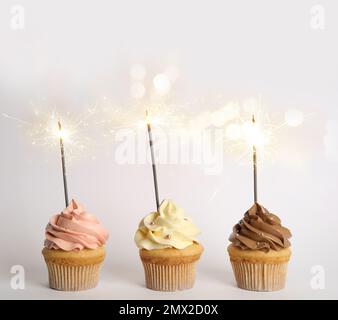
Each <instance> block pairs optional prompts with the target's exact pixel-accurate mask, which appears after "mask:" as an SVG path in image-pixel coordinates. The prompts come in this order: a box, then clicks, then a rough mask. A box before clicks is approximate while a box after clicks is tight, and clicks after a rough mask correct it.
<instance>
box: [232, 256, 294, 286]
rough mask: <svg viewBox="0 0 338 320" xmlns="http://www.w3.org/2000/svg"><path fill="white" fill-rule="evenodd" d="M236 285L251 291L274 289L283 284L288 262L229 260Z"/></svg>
mask: <svg viewBox="0 0 338 320" xmlns="http://www.w3.org/2000/svg"><path fill="white" fill-rule="evenodd" d="M231 264H232V269H233V271H234V274H235V278H236V281H237V285H238V287H239V288H241V289H246V290H253V291H276V290H281V289H283V288H284V286H285V281H286V274H287V267H288V262H284V263H277V264H266V263H249V262H243V261H242V262H241V261H231Z"/></svg>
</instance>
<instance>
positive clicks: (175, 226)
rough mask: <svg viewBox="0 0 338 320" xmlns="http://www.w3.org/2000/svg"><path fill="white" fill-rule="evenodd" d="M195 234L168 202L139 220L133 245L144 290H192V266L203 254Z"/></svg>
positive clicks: (191, 224)
mask: <svg viewBox="0 0 338 320" xmlns="http://www.w3.org/2000/svg"><path fill="white" fill-rule="evenodd" d="M199 233H200V231H199V230H198V229H197V228H196V227H195V226H194V224H193V223H192V221H191V219H190V218H188V217H187V216H185V213H184V211H183V210H182V209H181V208H179V207H177V206H176V204H174V202H172V201H171V200H164V201H163V202H162V203H161V206H160V208H159V211H158V212H153V213H151V214H149V215H147V216H146V217H145V218H143V219H142V221H141V222H140V224H139V228H138V230H137V231H136V234H135V243H136V245H137V247H138V248H139V249H140V251H139V254H140V258H141V260H142V263H143V267H144V272H145V280H146V286H147V288H149V289H152V290H158V291H177V290H184V289H189V288H192V287H193V285H194V282H195V275H196V264H197V261H198V260H199V259H200V256H201V254H202V252H203V247H202V246H201V245H200V244H199V243H198V241H197V239H196V237H197V235H198V234H199Z"/></svg>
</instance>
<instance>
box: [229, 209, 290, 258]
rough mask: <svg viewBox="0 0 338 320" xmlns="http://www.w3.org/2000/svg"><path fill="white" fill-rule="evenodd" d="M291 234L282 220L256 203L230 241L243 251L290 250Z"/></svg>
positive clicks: (234, 231) (235, 227)
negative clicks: (282, 223)
mask: <svg viewBox="0 0 338 320" xmlns="http://www.w3.org/2000/svg"><path fill="white" fill-rule="evenodd" d="M289 238H291V232H290V231H289V229H287V228H285V227H283V226H282V225H281V220H280V219H279V218H278V217H277V216H276V215H274V214H272V213H270V212H269V211H268V210H267V209H266V208H264V207H263V206H261V205H260V204H258V203H255V204H254V205H253V206H252V207H251V208H250V209H249V210H248V211H247V212H246V213H245V214H244V218H243V219H242V220H240V221H239V223H237V224H236V225H235V226H234V227H233V230H232V234H231V235H230V238H229V240H230V241H231V242H232V244H233V245H234V246H236V247H238V248H240V249H243V250H261V251H265V252H268V251H270V250H276V251H279V250H282V249H284V248H288V247H289V246H290V245H291V244H290V241H289Z"/></svg>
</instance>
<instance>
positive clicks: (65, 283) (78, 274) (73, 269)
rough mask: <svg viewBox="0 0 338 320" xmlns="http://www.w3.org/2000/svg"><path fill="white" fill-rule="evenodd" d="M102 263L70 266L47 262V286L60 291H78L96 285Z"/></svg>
mask: <svg viewBox="0 0 338 320" xmlns="http://www.w3.org/2000/svg"><path fill="white" fill-rule="evenodd" d="M101 264H102V263H98V264H93V265H83V266H70V265H63V264H56V263H52V262H47V268H48V276H49V286H50V287H51V288H52V289H56V290H62V291H80V290H87V289H91V288H94V287H96V285H97V283H98V282H99V274H100V267H101Z"/></svg>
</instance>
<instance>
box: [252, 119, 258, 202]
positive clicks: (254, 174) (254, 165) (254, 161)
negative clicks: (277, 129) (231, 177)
mask: <svg viewBox="0 0 338 320" xmlns="http://www.w3.org/2000/svg"><path fill="white" fill-rule="evenodd" d="M252 124H253V126H255V124H256V120H255V115H253V116H252ZM252 162H253V182H254V201H255V203H256V202H257V201H258V200H257V149H256V144H255V142H254V143H253V145H252Z"/></svg>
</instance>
